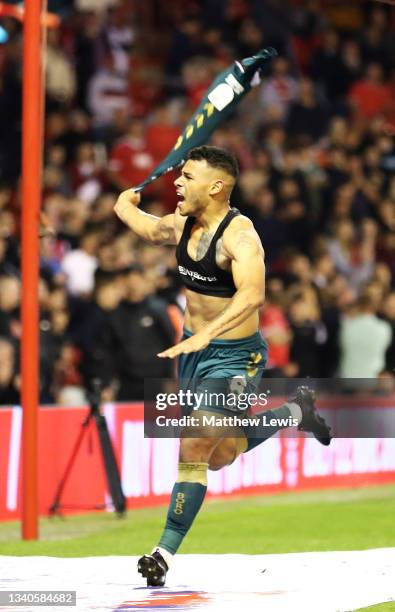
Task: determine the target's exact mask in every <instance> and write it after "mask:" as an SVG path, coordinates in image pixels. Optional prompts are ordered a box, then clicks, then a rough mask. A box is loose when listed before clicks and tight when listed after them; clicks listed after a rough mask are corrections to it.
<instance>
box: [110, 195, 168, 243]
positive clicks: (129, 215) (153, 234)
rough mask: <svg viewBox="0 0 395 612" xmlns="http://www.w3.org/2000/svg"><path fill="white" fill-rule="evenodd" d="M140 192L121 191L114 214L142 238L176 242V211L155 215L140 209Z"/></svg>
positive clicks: (153, 241) (160, 241)
mask: <svg viewBox="0 0 395 612" xmlns="http://www.w3.org/2000/svg"><path fill="white" fill-rule="evenodd" d="M140 199H141V197H140V194H139V193H136V192H135V191H133V189H127V190H126V191H123V192H122V193H121V194H120V196H119V198H118V200H117V202H116V204H115V206H114V211H115V214H116V215H117V216H118V217H119V218H120V219H121V221H123V222H124V223H125V224H126V225H127V226H128V227H130V229H131V230H132V231H133V232H135V234H137V235H138V236H139V237H140V238H142V239H143V240H147V242H151V243H152V244H156V245H161V244H177V239H176V227H177V224H178V223H179V220H178V218H177V219H176V216H178V215H177V213H175V214H171V215H165V216H164V217H156V216H155V215H149V214H148V213H146V212H144V211H143V210H140V209H139V208H138V205H139V204H140Z"/></svg>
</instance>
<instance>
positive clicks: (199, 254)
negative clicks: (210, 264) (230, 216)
mask: <svg viewBox="0 0 395 612" xmlns="http://www.w3.org/2000/svg"><path fill="white" fill-rule="evenodd" d="M213 236H214V233H212V232H211V233H209V232H203V233H202V235H201V236H200V238H199V243H198V245H197V249H196V260H199V259H202V258H203V257H204V256H205V254H206V253H207V250H208V247H209V246H210V242H211V241H212V239H213Z"/></svg>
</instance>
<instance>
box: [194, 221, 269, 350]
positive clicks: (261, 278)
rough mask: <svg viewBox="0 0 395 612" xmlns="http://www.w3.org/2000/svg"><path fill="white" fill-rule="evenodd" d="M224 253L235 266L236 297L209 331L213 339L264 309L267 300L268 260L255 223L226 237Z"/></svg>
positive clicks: (240, 226) (244, 223) (243, 223)
mask: <svg viewBox="0 0 395 612" xmlns="http://www.w3.org/2000/svg"><path fill="white" fill-rule="evenodd" d="M223 246H224V249H226V251H227V252H228V254H229V257H230V258H231V262H232V275H233V281H234V283H235V286H236V289H237V291H236V293H235V294H234V296H233V298H232V300H231V301H230V302H229V304H228V305H227V306H226V307H225V308H224V310H223V311H222V313H221V314H220V315H218V316H217V317H216V318H215V319H214V320H213V321H211V323H209V325H207V326H206V328H205V331H206V333H207V332H208V333H209V335H210V337H211V339H213V338H216V337H217V336H220V335H221V334H223V333H225V332H227V331H230V330H231V329H234V328H235V327H237V325H239V324H240V323H242V322H243V321H245V319H247V318H248V317H249V316H250V315H251V314H253V313H254V312H255V311H256V310H257V309H258V308H260V307H261V306H262V304H263V302H264V299H265V260H264V251H263V248H262V244H261V241H260V239H259V236H258V235H257V233H256V231H255V230H254V227H253V225H252V223H251V222H250V221H249V220H247V219H245V218H244V219H243V218H242V219H240V221H239V223H238V228H237V229H234V230H233V231H232V232H228V233H227V234H226V235H224V243H223Z"/></svg>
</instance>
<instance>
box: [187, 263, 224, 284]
mask: <svg viewBox="0 0 395 612" xmlns="http://www.w3.org/2000/svg"><path fill="white" fill-rule="evenodd" d="M178 271H179V273H180V274H182V275H183V276H190V277H191V279H192V280H200V281H204V282H209V283H213V282H214V281H216V280H217V277H216V276H202V275H201V274H199V272H194V271H193V270H188V269H187V268H184V267H183V266H178Z"/></svg>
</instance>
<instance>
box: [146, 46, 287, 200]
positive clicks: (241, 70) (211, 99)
mask: <svg viewBox="0 0 395 612" xmlns="http://www.w3.org/2000/svg"><path fill="white" fill-rule="evenodd" d="M276 55H277V51H276V50H275V49H273V48H272V47H269V48H267V49H262V50H261V51H259V53H257V54H256V55H253V56H252V57H246V58H244V59H242V60H240V61H236V62H233V64H232V65H231V66H229V68H227V69H226V70H224V71H223V72H221V74H219V75H218V76H217V78H216V79H215V80H214V81H213V82H212V84H211V85H210V87H209V88H208V90H207V93H206V95H205V97H204V98H203V100H202V102H201V103H200V105H199V107H198V109H197V110H196V112H195V113H194V114H193V115H192V117H191V118H190V120H189V121H188V124H187V126H186V128H185V130H184V131H183V133H182V134H181V136H179V138H178V140H177V142H176V144H175V145H174V147H173V149H172V150H171V151H170V153H169V155H168V156H167V157H166V158H165V159H164V160H163V161H162V162H161V163H160V164H159V166H157V167H156V168H155V169H154V170H153V171H152V173H151V174H150V175H149V177H148V178H147V179H145V181H143V182H142V183H140V185H138V186H137V187H135V190H136V191H141V190H142V189H144V187H145V186H146V185H148V184H149V183H151V182H152V181H154V180H155V179H157V178H159V177H160V176H162V174H166V172H169V171H170V170H173V169H174V168H176V167H177V166H180V165H181V164H183V163H184V161H185V159H186V156H187V154H188V151H190V150H191V149H193V147H198V146H200V145H202V144H204V143H205V142H207V140H208V139H209V137H210V136H211V134H212V133H213V132H214V130H215V129H216V127H217V126H218V125H219V124H220V123H222V122H223V121H224V120H225V119H227V118H228V117H229V116H230V115H231V114H232V113H233V111H234V109H235V107H236V106H237V104H239V102H240V101H241V100H242V99H243V97H244V96H245V95H246V94H247V93H248V92H249V91H250V89H251V87H252V86H253V85H254V82H255V79H256V78H257V75H258V74H259V70H260V69H261V68H262V67H263V66H264V64H266V63H267V62H268V61H269V60H270V59H271V58H273V57H275V56H276ZM257 80H258V82H259V78H258V79H257Z"/></svg>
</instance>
